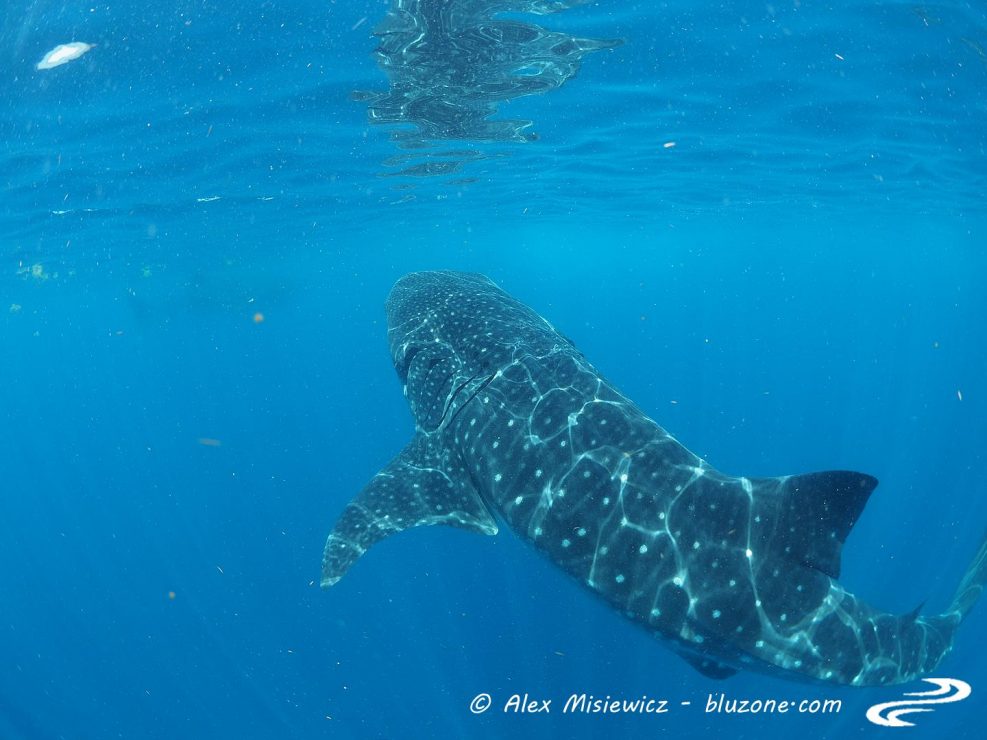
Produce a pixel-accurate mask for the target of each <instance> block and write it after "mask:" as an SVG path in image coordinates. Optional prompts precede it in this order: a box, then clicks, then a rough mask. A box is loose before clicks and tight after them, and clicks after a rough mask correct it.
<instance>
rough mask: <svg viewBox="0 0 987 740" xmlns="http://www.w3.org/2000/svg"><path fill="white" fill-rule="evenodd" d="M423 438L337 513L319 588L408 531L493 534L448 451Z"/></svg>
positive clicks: (492, 523)
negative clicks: (433, 528) (437, 528)
mask: <svg viewBox="0 0 987 740" xmlns="http://www.w3.org/2000/svg"><path fill="white" fill-rule="evenodd" d="M435 448H436V445H435V443H430V442H429V441H428V440H427V439H426V438H425V437H424V436H423V435H420V434H416V435H415V437H414V438H413V439H412V441H411V443H410V444H409V445H408V446H407V447H405V448H404V450H402V451H401V454H399V455H398V456H397V457H395V458H394V459H393V460H391V462H389V463H388V464H387V465H386V466H385V467H384V469H383V470H381V471H380V472H379V473H377V475H375V476H374V477H373V479H372V480H371V481H370V483H368V484H367V486H366V487H365V488H364V489H363V490H362V491H361V492H360V493H359V494H358V495H357V496H356V498H354V499H353V500H352V501H351V502H350V503H349V505H348V506H347V507H346V509H344V510H343V513H342V515H341V516H340V517H339V521H337V522H336V526H335V527H334V528H333V530H332V532H331V533H330V535H329V539H328V541H327V542H326V548H325V552H324V554H323V557H322V580H321V585H322V586H323V587H324V588H328V587H329V586H332V585H333V584H334V583H336V582H337V581H338V580H339V579H340V578H342V577H343V575H344V574H345V573H346V571H347V570H349V568H350V566H351V565H353V563H355V562H356V560H357V559H358V558H359V557H360V556H361V555H362V554H363V553H365V552H366V551H367V550H368V549H370V547H371V545H373V544H374V543H376V542H379V541H380V540H382V539H384V538H385V537H387V536H388V535H390V534H394V533H395V532H401V531H403V530H405V529H410V528H411V527H418V526H426V525H431V524H448V525H450V526H453V527H461V528H463V529H469V530H472V531H474V532H479V533H480V534H497V523H496V521H494V518H493V516H492V515H491V514H490V512H489V511H488V510H487V507H486V505H485V504H484V503H483V500H482V499H481V498H480V494H479V493H477V491H476V489H475V488H474V487H473V484H472V483H471V481H470V478H469V475H468V474H467V473H466V470H465V468H463V467H462V466H461V465H460V464H459V463H458V459H457V457H456V455H455V453H454V452H452V451H451V450H448V449H445V448H440V449H435Z"/></svg>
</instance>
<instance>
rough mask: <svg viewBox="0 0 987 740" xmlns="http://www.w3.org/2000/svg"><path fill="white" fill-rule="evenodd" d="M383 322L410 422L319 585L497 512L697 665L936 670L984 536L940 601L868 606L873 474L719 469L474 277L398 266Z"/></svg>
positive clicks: (984, 575)
mask: <svg viewBox="0 0 987 740" xmlns="http://www.w3.org/2000/svg"><path fill="white" fill-rule="evenodd" d="M387 315H388V327H389V328H388V338H389V341H390V348H391V354H392V357H393V359H394V364H395V368H396V369H397V371H398V376H399V378H400V379H401V381H402V383H403V387H404V393H405V395H406V397H407V399H408V403H409V405H410V406H411V410H412V412H413V414H414V416H415V419H416V422H417V432H416V434H415V436H414V438H413V439H412V442H411V443H410V444H409V446H408V447H407V448H405V450H404V451H402V453H401V454H399V455H398V456H397V457H396V458H395V459H394V460H393V461H392V462H391V463H390V464H389V465H388V466H387V467H385V469H384V470H382V471H381V472H380V473H379V474H378V475H377V476H376V477H375V478H374V479H373V480H372V481H371V482H370V484H368V486H367V487H366V488H365V489H364V490H363V491H362V492H361V493H360V494H359V495H358V496H357V498H356V499H354V500H353V502H351V503H350V504H349V506H347V508H346V510H345V511H344V512H343V515H342V516H341V517H340V520H339V521H338V522H337V524H336V527H335V528H334V530H333V532H332V534H331V535H330V536H329V540H328V542H327V544H326V551H325V558H324V561H323V577H322V585H323V586H331V585H332V584H334V583H336V582H337V581H338V580H339V579H340V578H341V577H342V575H343V574H344V573H345V572H346V570H348V568H349V567H350V566H351V565H352V564H353V562H355V560H356V559H357V558H358V557H359V556H360V555H362V554H363V552H365V551H366V550H367V549H368V548H369V547H370V546H371V545H372V544H373V543H374V542H377V541H379V540H380V539H382V538H383V537H385V536H387V535H389V534H391V533H393V532H398V531H401V530H404V529H408V528H410V527H413V526H419V525H428V524H450V525H453V526H458V527H463V528H466V529H471V530H473V531H476V532H480V533H484V534H495V533H496V532H497V529H498V528H497V523H496V518H495V515H496V516H498V517H499V518H500V519H501V520H502V521H504V522H506V523H507V524H508V525H509V526H510V528H511V529H512V530H514V532H515V533H517V534H518V535H519V536H521V537H522V538H524V539H526V540H528V541H530V542H531V543H532V544H533V545H534V547H535V548H536V549H537V550H539V551H540V552H542V553H543V554H544V555H545V556H546V557H548V558H549V559H550V560H551V561H552V562H554V563H555V564H556V565H558V566H559V567H560V568H562V569H563V570H565V571H566V572H567V573H569V574H570V575H571V576H573V577H575V578H576V579H577V580H578V581H579V582H581V583H582V584H584V585H585V586H587V587H588V588H589V589H590V590H592V591H594V592H595V593H596V594H598V595H599V596H601V597H602V598H604V599H605V600H606V601H608V602H609V603H610V604H611V605H612V606H613V607H615V608H616V609H618V610H619V611H621V612H622V613H623V614H625V615H626V616H627V617H629V618H630V619H631V620H633V621H635V622H637V623H638V624H640V625H642V626H643V627H644V628H646V629H648V630H649V631H651V632H652V633H653V634H655V635H657V636H659V637H662V638H664V639H665V640H667V641H668V642H669V644H670V645H671V647H672V648H673V649H674V650H675V651H676V652H678V653H679V654H680V655H682V657H684V658H685V659H686V660H687V661H689V662H690V663H691V664H692V665H693V666H694V667H695V668H696V669H697V670H699V671H701V672H702V673H704V674H705V675H708V676H711V677H718V678H719V677H726V676H728V675H731V674H733V673H734V672H736V670H737V669H739V668H750V669H754V670H760V671H765V672H771V673H780V674H782V675H784V676H787V677H789V678H802V679H808V680H815V681H822V682H832V683H838V684H849V685H854V686H870V685H882V684H893V683H901V682H905V681H910V680H912V679H913V678H915V677H917V676H920V675H923V674H926V673H928V672H929V671H931V670H933V669H934V668H935V667H936V666H937V665H938V664H939V662H940V660H941V659H942V657H943V656H944V655H945V654H946V653H947V652H948V650H949V649H950V646H951V643H952V638H953V633H954V631H955V629H956V627H957V626H958V624H959V623H960V621H961V620H962V618H963V616H964V615H965V614H966V612H967V611H969V609H970V608H971V607H972V605H973V603H974V602H975V601H976V599H977V597H978V596H979V593H980V590H982V588H983V583H984V581H985V579H987V564H985V561H987V554H985V553H987V545H982V546H981V549H980V552H979V553H978V555H977V558H976V559H975V561H974V563H973V565H971V567H970V569H969V570H968V572H967V574H966V576H965V577H964V580H963V583H962V584H961V586H960V589H959V590H958V591H957V595H956V598H955V599H954V601H953V604H952V605H951V607H950V609H949V610H948V611H947V612H946V613H944V614H942V615H938V616H928V617H926V616H918V614H917V613H913V614H909V615H903V616H895V615H891V614H884V613H881V612H878V611H877V610H875V609H873V608H872V607H870V606H869V605H867V604H866V603H864V602H863V601H861V600H859V599H858V598H857V597H855V596H853V595H852V594H850V593H848V592H846V591H845V590H844V589H843V588H842V587H841V586H840V584H839V583H838V582H837V580H836V578H837V577H838V576H839V569H840V548H841V546H842V544H843V541H844V540H845V538H846V536H847V535H848V534H849V532H850V530H851V528H852V527H853V524H854V523H855V522H856V519H857V517H858V516H859V515H860V512H861V511H862V509H863V507H864V504H865V503H866V501H867V497H868V496H869V495H870V493H871V491H872V490H873V489H874V487H875V486H876V485H877V481H876V480H875V479H874V478H872V477H870V476H867V475H864V474H861V473H853V472H848V471H830V472H824V473H811V474H808V475H799V476H787V477H781V478H762V479H750V478H743V477H740V478H736V477H731V476H727V475H724V474H722V473H719V472H718V471H716V470H715V469H713V468H711V467H710V466H709V465H708V464H707V463H706V462H704V461H703V460H701V459H700V458H698V457H697V456H696V455H694V454H693V453H691V452H690V451H689V450H687V449H686V448H685V447H684V446H682V445H681V444H680V443H679V442H677V441H676V440H675V439H674V438H673V437H672V436H671V435H669V434H668V432H666V431H665V430H663V429H662V428H661V427H660V426H658V425H657V424H656V423H655V422H654V421H652V420H651V419H649V418H648V417H647V416H646V415H645V414H644V413H642V412H641V410H640V409H638V408H637V406H635V405H634V404H633V403H632V402H631V401H630V400H628V399H627V398H625V397H624V396H622V395H621V394H620V393H619V392H618V391H617V390H616V389H614V387H613V386H612V385H610V384H609V383H608V382H607V381H606V380H605V379H604V378H603V377H602V376H601V375H600V374H599V373H598V372H597V371H596V370H595V369H594V368H593V366H592V365H590V364H589V362H588V361H587V360H586V359H585V358H584V357H583V356H582V354H581V353H580V352H579V350H577V349H576V347H575V346H574V345H573V343H572V342H571V341H569V340H568V339H567V338H566V337H565V336H563V335H562V334H560V333H559V332H558V331H556V330H555V329H554V328H553V327H552V326H551V325H550V324H549V323H548V322H547V321H546V320H545V319H543V318H542V317H540V316H539V315H538V314H536V313H535V312H534V311H532V310H531V309H530V308H528V307H527V306H525V305H523V304H522V303H520V302H518V301H517V300H515V299H514V298H512V297H511V296H509V295H508V294H507V293H505V292H504V291H503V290H501V289H500V288H499V287H497V286H496V285H495V284H494V283H493V282H491V281H490V280H489V279H488V278H486V277H484V276H482V275H477V274H464V273H454V272H427V273H412V274H410V275H407V276H405V277H404V278H402V279H401V280H400V281H398V283H397V284H396V285H395V286H394V289H393V290H392V292H391V295H390V297H389V298H388V301H387Z"/></svg>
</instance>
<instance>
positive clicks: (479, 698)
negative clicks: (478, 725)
mask: <svg viewBox="0 0 987 740" xmlns="http://www.w3.org/2000/svg"><path fill="white" fill-rule="evenodd" d="M491 703H493V699H491V698H490V694H477V695H476V696H474V697H473V701H471V702H470V711H471V712H473V714H483V713H484V712H485V711H487V710H488V709H490V704H491Z"/></svg>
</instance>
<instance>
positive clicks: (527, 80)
mask: <svg viewBox="0 0 987 740" xmlns="http://www.w3.org/2000/svg"><path fill="white" fill-rule="evenodd" d="M587 1H588V0H556V1H555V2H546V1H542V0H526V1H525V0H393V2H392V5H391V8H390V10H389V11H388V13H387V16H386V17H385V18H384V20H383V21H382V22H381V23H380V24H379V25H378V26H377V28H376V29H375V30H374V35H375V36H377V37H378V38H379V39H380V44H379V46H378V47H377V49H376V52H375V54H376V57H377V62H378V64H380V66H381V68H382V69H383V70H384V72H385V73H386V74H387V77H388V79H389V81H390V89H389V90H387V91H386V92H372V91H371V92H368V91H360V92H356V93H354V97H355V98H356V99H358V100H364V101H366V102H367V103H368V116H369V120H370V122H371V123H373V124H410V126H407V127H400V128H396V129H395V130H393V131H392V132H391V138H392V140H393V141H394V142H395V143H396V144H397V145H398V146H399V147H401V148H402V149H404V150H406V151H407V153H406V154H402V155H399V156H396V157H391V158H389V159H388V160H387V161H385V163H384V164H385V166H387V167H390V168H395V169H391V170H389V171H388V172H387V173H386V175H385V176H388V177H395V176H413V177H414V176H417V177H428V176H436V175H454V174H456V173H458V172H460V170H462V168H463V166H464V165H465V164H466V163H468V162H475V161H477V160H481V159H487V158H489V157H491V156H503V154H502V153H501V154H499V155H493V154H490V153H485V152H483V151H480V150H477V149H464V144H468V143H469V142H518V143H524V142H528V141H532V140H534V139H536V138H537V134H535V133H534V132H532V131H531V130H530V127H531V125H532V121H529V120H526V119H517V118H513V119H512V118H508V119H502V118H493V116H494V115H495V114H496V113H497V108H498V105H499V104H500V103H501V102H503V101H505V100H511V99H513V98H517V97H521V96H523V95H535V94H538V93H544V92H549V91H551V90H554V89H556V88H558V87H561V86H562V85H563V84H565V82H566V81H567V80H569V79H570V78H571V77H573V76H574V75H575V74H576V73H577V72H578V71H579V67H580V64H581V63H582V59H583V57H584V56H586V54H588V53H590V52H593V51H597V50H599V49H607V48H611V47H614V46H617V45H619V44H620V43H621V42H620V41H618V40H604V39H588V38H578V37H575V36H570V35H568V34H565V33H560V32H557V31H549V30H546V29H545V28H542V27H541V26H539V25H536V24H535V23H530V22H526V21H522V20H517V19H516V18H514V17H503V16H502V14H507V13H510V14H514V13H518V14H534V15H547V14H550V13H556V12H559V11H562V10H566V9H568V8H571V7H574V6H576V5H582V4H584V3H586V2H587ZM498 16H499V17H498ZM453 142H455V144H453ZM446 143H448V144H449V145H452V146H453V147H454V148H453V149H450V150H445V151H443V150H441V147H442V146H443V144H446ZM408 150H411V151H408Z"/></svg>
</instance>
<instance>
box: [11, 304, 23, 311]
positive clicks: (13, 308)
mask: <svg viewBox="0 0 987 740" xmlns="http://www.w3.org/2000/svg"><path fill="white" fill-rule="evenodd" d="M22 308H24V307H23V306H22V305H21V304H20V303H11V304H10V312H11V313H20V312H21V309H22Z"/></svg>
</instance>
